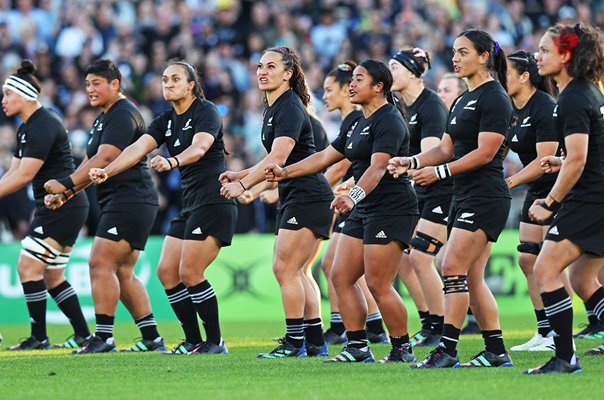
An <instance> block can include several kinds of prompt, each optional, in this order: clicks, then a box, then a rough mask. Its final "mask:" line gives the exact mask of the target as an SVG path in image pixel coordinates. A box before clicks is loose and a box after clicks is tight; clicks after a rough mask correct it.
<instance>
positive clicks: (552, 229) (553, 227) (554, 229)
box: [548, 226, 560, 235]
mask: <svg viewBox="0 0 604 400" xmlns="http://www.w3.org/2000/svg"><path fill="white" fill-rule="evenodd" d="M548 233H549V234H550V235H559V234H560V232H558V227H557V226H552V227H551V229H550V230H549V231H548Z"/></svg>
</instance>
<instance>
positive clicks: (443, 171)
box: [434, 164, 451, 180]
mask: <svg viewBox="0 0 604 400" xmlns="http://www.w3.org/2000/svg"><path fill="white" fill-rule="evenodd" d="M434 172H435V173H436V177H437V178H438V180H442V179H445V178H448V177H450V176H451V171H450V170H449V164H442V165H437V166H436V167H434Z"/></svg>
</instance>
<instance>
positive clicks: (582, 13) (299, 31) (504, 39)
mask: <svg viewBox="0 0 604 400" xmlns="http://www.w3.org/2000/svg"><path fill="white" fill-rule="evenodd" d="M577 20H580V21H584V22H589V23H592V24H594V25H597V26H600V27H602V26H604V3H603V2H598V1H595V2H594V1H584V0H575V1H563V0H543V1H538V0H532V1H521V0H510V1H506V0H491V1H487V0H463V1H458V2H456V1H436V0H425V1H394V0H391V1H389V0H382V1H377V0H375V1H372V0H362V1H350V0H344V1H334V0H325V1H313V0H294V1H244V0H216V1H203V0H182V1H177V0H173V1H169V0H166V1H163V0H158V1H152V0H142V1H134V2H133V1H125V0H121V1H120V0H99V1H77V0H64V1H59V0H40V1H35V0H15V1H10V0H0V54H1V56H2V58H1V62H0V80H2V81H4V79H5V78H6V77H7V76H8V74H10V73H11V72H13V71H14V70H16V68H17V67H18V65H19V62H20V60H21V59H24V58H29V59H31V60H33V61H34V63H35V64H36V65H37V67H38V70H37V76H38V78H39V79H40V81H41V84H42V90H41V98H40V101H41V103H42V104H43V105H44V106H46V107H50V108H52V109H54V110H56V111H58V112H59V113H60V115H61V116H62V117H63V120H64V123H65V126H66V128H67V129H68V131H69V139H70V141H71V144H72V148H73V152H74V155H75V157H76V161H79V159H81V158H82V157H83V155H84V151H85V147H86V142H87V140H88V139H87V138H88V129H90V127H91V123H92V122H93V121H94V118H95V115H96V111H95V109H93V108H92V107H90V105H89V104H88V99H87V96H86V93H85V89H84V70H85V69H86V67H87V66H88V65H89V64H90V63H91V62H92V61H93V60H95V59H97V58H101V57H102V58H108V59H111V60H114V61H115V62H116V64H117V65H118V67H119V68H120V71H121V73H122V76H123V82H122V83H123V86H124V89H125V93H126V94H127V96H128V97H129V98H131V99H132V100H133V101H134V102H135V103H136V104H137V105H138V106H139V108H140V109H141V112H142V113H143V116H144V118H145V120H146V122H147V123H149V122H151V120H152V119H153V117H155V116H157V115H158V114H159V113H161V112H162V111H165V110H166V109H168V108H169V107H170V106H169V104H168V103H167V102H166V101H165V100H164V99H163V98H162V93H161V83H160V82H161V72H162V70H163V68H164V66H165V63H166V61H167V60H169V59H171V58H180V59H186V60H187V61H188V62H190V63H191V64H193V65H195V66H196V67H197V68H198V70H199V72H200V76H201V78H202V80H203V86H204V91H205V96H206V98H207V99H208V100H210V101H212V102H214V103H215V104H216V105H217V107H218V110H219V112H220V114H221V116H222V118H223V122H224V138H225V146H226V148H227V149H228V151H229V152H230V153H231V156H230V157H229V158H228V161H227V162H228V164H229V165H228V168H229V169H232V170H239V169H242V168H245V167H248V166H250V165H253V164H254V163H255V162H257V161H258V160H260V159H261V158H262V157H263V156H264V149H263V148H262V144H261V142H260V136H259V135H258V132H259V131H260V127H261V120H262V108H263V105H262V99H261V93H260V91H258V90H256V89H255V70H256V65H257V63H258V60H259V58H260V56H261V54H262V50H263V49H265V48H267V47H270V46H280V45H283V46H289V47H291V48H295V49H298V51H299V53H300V55H301V61H302V66H303V69H304V71H305V75H306V78H307V80H308V84H309V86H310V89H311V93H312V96H313V105H314V107H315V108H316V109H317V110H318V112H319V116H320V117H321V120H322V122H323V124H324V125H325V128H326V131H327V134H328V137H329V138H330V139H333V138H334V137H335V135H336V134H337V130H338V129H337V128H338V124H339V121H338V117H337V116H334V115H330V114H328V113H327V112H326V111H325V109H324V106H323V104H322V102H321V100H320V99H321V97H322V91H323V89H322V87H323V77H324V75H325V73H326V72H327V71H328V70H329V69H330V68H331V66H333V65H337V64H338V63H340V62H342V61H344V60H348V59H352V60H364V59H367V58H376V59H381V60H387V59H388V57H390V55H392V54H394V53H395V52H396V51H398V49H400V48H402V47H404V46H406V45H413V46H420V47H422V48H426V49H430V52H431V58H432V69H431V70H430V71H428V73H427V74H426V76H424V80H425V82H426V84H427V86H428V87H431V88H435V87H436V84H437V83H438V81H439V80H440V78H441V77H442V75H443V74H444V73H446V72H448V71H449V70H450V49H451V46H452V43H453V40H454V39H455V37H456V36H457V34H458V33H460V32H461V31H462V30H463V29H464V28H465V27H467V26H474V27H482V28H484V29H486V30H487V31H489V32H490V33H491V34H492V35H493V37H494V38H495V39H496V40H497V41H498V42H499V43H500V44H501V46H502V47H503V48H504V49H506V50H512V49H516V48H522V49H529V50H535V47H536V43H537V42H538V39H539V37H540V36H541V35H542V33H543V32H544V30H545V29H546V28H547V27H549V26H551V25H553V24H554V23H557V22H569V23H570V22H575V21H577ZM19 123H20V121H18V120H17V118H7V117H6V116H5V115H3V113H2V112H1V111H0V176H1V175H2V174H3V171H6V170H7V169H8V166H9V165H8V164H9V162H10V159H11V155H12V151H13V149H14V146H15V129H16V127H17V126H18V125H19ZM510 160H512V161H510ZM513 160H514V159H513V158H508V161H506V168H507V169H508V175H511V174H512V173H514V172H515V171H517V170H518V169H519V165H518V163H517V162H514V161H513ZM154 178H155V180H156V182H157V184H158V187H159V190H160V213H159V215H158V218H157V220H156V224H155V226H154V228H153V233H155V234H161V233H165V232H166V231H167V229H168V223H169V221H170V219H171V218H172V217H173V216H174V214H175V213H176V212H177V210H178V209H179V207H180V205H179V201H180V191H179V188H180V182H179V176H178V174H177V173H175V171H173V172H171V173H167V174H155V175H154ZM89 192H92V193H89V195H90V196H94V193H93V189H89ZM514 193H515V194H516V196H514V197H515V200H514V204H517V206H516V209H517V207H519V206H520V205H521V202H522V196H523V193H524V191H523V188H522V187H521V188H516V189H514ZM94 203H95V202H91V204H94ZM33 207H34V203H33V200H32V199H31V194H30V193H29V192H28V191H27V189H23V190H21V191H19V192H17V193H15V194H13V195H11V196H9V197H7V198H3V199H0V221H1V226H2V227H3V228H1V229H0V232H1V236H0V238H1V239H2V240H4V241H7V240H12V239H13V238H15V237H17V238H19V237H22V236H23V235H24V233H25V231H26V229H27V226H28V221H29V218H30V215H31V212H32V210H33ZM239 209H240V217H239V221H238V225H237V231H238V232H246V231H250V230H256V231H271V230H272V225H273V224H274V213H275V212H274V206H266V205H264V204H262V203H261V202H260V201H256V202H254V203H253V204H250V205H240V206H239ZM513 209H514V206H513ZM517 214H518V213H514V212H512V213H510V215H512V217H511V218H510V220H509V221H508V224H509V225H510V226H515V225H517V223H518V219H517V217H515V215H517ZM96 215H98V208H96V207H94V206H93V207H92V209H91V218H90V219H89V222H88V224H87V226H88V231H90V232H93V231H94V229H95V216H96Z"/></svg>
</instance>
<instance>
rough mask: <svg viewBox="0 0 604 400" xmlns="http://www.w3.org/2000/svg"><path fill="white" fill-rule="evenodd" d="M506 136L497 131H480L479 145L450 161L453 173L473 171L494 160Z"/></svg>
mask: <svg viewBox="0 0 604 400" xmlns="http://www.w3.org/2000/svg"><path fill="white" fill-rule="evenodd" d="M504 139H505V137H504V136H503V135H501V134H499V133H495V132H480V133H479V134H478V147H477V148H476V149H474V150H472V151H471V152H469V153H468V154H466V155H465V156H463V157H461V158H460V159H458V160H455V161H453V162H451V163H449V170H450V171H451V175H457V174H461V173H464V172H469V171H473V170H475V169H477V168H480V167H482V166H483V165H486V164H488V163H489V162H491V160H493V158H494V157H495V155H496V154H497V152H498V151H499V149H500V148H501V145H502V144H503V141H504Z"/></svg>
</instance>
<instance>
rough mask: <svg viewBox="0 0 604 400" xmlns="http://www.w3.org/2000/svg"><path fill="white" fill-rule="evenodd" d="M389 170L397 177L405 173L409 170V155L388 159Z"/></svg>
mask: <svg viewBox="0 0 604 400" xmlns="http://www.w3.org/2000/svg"><path fill="white" fill-rule="evenodd" d="M386 168H387V169H388V172H390V175H392V176H393V177H395V178H398V177H399V176H401V175H405V174H406V173H407V171H408V170H409V160H408V159H407V157H393V158H391V159H390V160H389V161H388V167H386Z"/></svg>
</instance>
